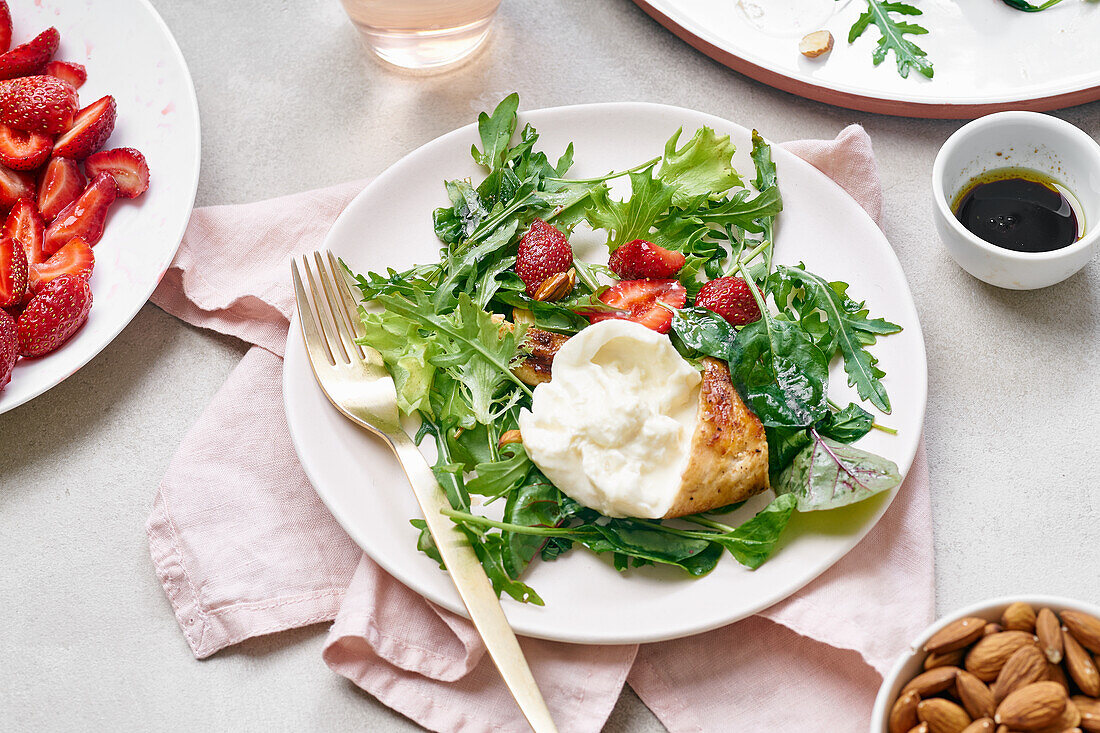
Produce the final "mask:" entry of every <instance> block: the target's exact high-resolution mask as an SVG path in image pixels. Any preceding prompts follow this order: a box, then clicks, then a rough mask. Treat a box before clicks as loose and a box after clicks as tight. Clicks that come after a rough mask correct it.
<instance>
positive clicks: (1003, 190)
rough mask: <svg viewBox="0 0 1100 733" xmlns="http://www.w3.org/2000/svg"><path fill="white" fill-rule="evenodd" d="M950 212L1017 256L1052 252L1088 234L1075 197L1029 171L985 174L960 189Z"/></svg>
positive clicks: (1058, 185) (1005, 170)
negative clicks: (1021, 253)
mask: <svg viewBox="0 0 1100 733" xmlns="http://www.w3.org/2000/svg"><path fill="white" fill-rule="evenodd" d="M951 210H952V211H953V212H954V214H955V217H956V218H957V219H958V220H959V221H960V222H961V223H962V225H963V226H964V227H966V228H967V229H968V230H969V231H971V232H972V233H973V234H974V235H976V236H978V237H980V238H981V239H983V240H985V241H986V242H989V243H990V244H992V245H995V246H997V247H1002V248H1004V249H1010V250H1013V251H1015V252H1051V251H1054V250H1057V249H1062V248H1063V247H1068V246H1069V245H1071V244H1073V243H1074V242H1076V241H1077V240H1078V239H1080V238H1081V237H1082V236H1083V235H1084V215H1083V213H1082V209H1081V204H1080V202H1079V201H1078V200H1077V197H1076V196H1074V195H1073V193H1072V192H1071V191H1069V189H1067V188H1066V187H1065V186H1063V185H1062V184H1060V183H1059V182H1058V181H1056V180H1054V179H1053V178H1051V177H1050V176H1048V175H1047V174H1045V173H1042V172H1040V171H1037V170H1032V169H1030V168H997V169H994V170H991V171H986V172H985V173H982V174H981V175H979V176H978V177H976V178H974V179H972V180H971V181H970V182H969V183H967V184H966V185H965V186H964V187H963V188H962V190H961V191H960V192H959V194H958V195H957V196H956V197H955V201H954V203H953V205H952V206H951Z"/></svg>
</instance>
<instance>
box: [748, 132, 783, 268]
mask: <svg viewBox="0 0 1100 733" xmlns="http://www.w3.org/2000/svg"><path fill="white" fill-rule="evenodd" d="M751 157H752V163H753V167H754V168H755V169H756V178H754V179H753V182H752V185H753V186H755V187H756V190H757V191H766V190H769V189H775V193H776V196H778V195H779V177H778V175H777V173H776V170H775V163H773V162H772V149H771V146H770V145H768V144H767V143H766V142H764V138H762V137H761V136H760V133H758V132H757V131H756V130H753V131H752V153H751ZM779 206H780V208H782V207H783V201H782V199H780V202H779ZM756 222H757V224H759V225H760V229H761V230H762V231H761V235H762V240H763V241H764V242H765V243H767V249H766V250H765V255H764V269H765V271H767V272H771V271H772V252H773V251H774V250H775V247H774V246H773V244H774V239H775V238H774V234H775V232H774V228H775V214H770V215H766V216H762V217H760V218H759V219H757V220H756Z"/></svg>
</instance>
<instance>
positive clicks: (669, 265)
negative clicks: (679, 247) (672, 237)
mask: <svg viewBox="0 0 1100 733" xmlns="http://www.w3.org/2000/svg"><path fill="white" fill-rule="evenodd" d="M686 261H687V258H685V257H684V255H682V254H681V253H679V252H674V251H672V250H670V249H665V248H664V247H661V246H660V245H656V244H653V243H652V242H647V241H645V240H644V239H635V240H633V241H630V242H627V243H626V244H624V245H622V246H621V247H619V248H618V249H616V250H615V251H614V252H612V253H611V261H610V262H609V263H608V264H609V265H610V266H611V271H612V272H614V273H615V274H616V275H618V276H619V277H621V278H622V279H624V280H640V279H642V278H647V277H648V278H657V279H665V278H670V277H676V273H678V272H680V268H681V267H683V266H684V262H686Z"/></svg>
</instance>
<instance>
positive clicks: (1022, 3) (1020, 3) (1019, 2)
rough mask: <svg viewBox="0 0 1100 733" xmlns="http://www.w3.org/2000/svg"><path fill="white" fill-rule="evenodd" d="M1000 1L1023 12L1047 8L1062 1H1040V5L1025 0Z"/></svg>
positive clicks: (1035, 11) (1036, 11) (1034, 11)
mask: <svg viewBox="0 0 1100 733" xmlns="http://www.w3.org/2000/svg"><path fill="white" fill-rule="evenodd" d="M1002 1H1003V2H1004V4H1005V5H1007V6H1009V7H1010V8H1016V10H1022V11H1024V12H1025V13H1038V12H1039V11H1040V10H1046V9H1047V8H1050V7H1053V6H1055V5H1057V4H1058V3H1060V2H1062V0H1047V1H1046V2H1045V3H1042V4H1041V5H1032V4H1031V3H1029V2H1027V0H1002Z"/></svg>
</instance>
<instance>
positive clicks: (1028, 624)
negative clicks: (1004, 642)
mask: <svg viewBox="0 0 1100 733" xmlns="http://www.w3.org/2000/svg"><path fill="white" fill-rule="evenodd" d="M1001 626H1003V627H1004V628H1005V629H1007V630H1009V631H1035V609H1034V608H1032V607H1031V604H1030V603H1024V602H1023V601H1016V602H1015V603H1013V604H1012V605H1010V606H1009V607H1008V608H1006V609H1005V611H1004V613H1003V614H1001Z"/></svg>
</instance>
